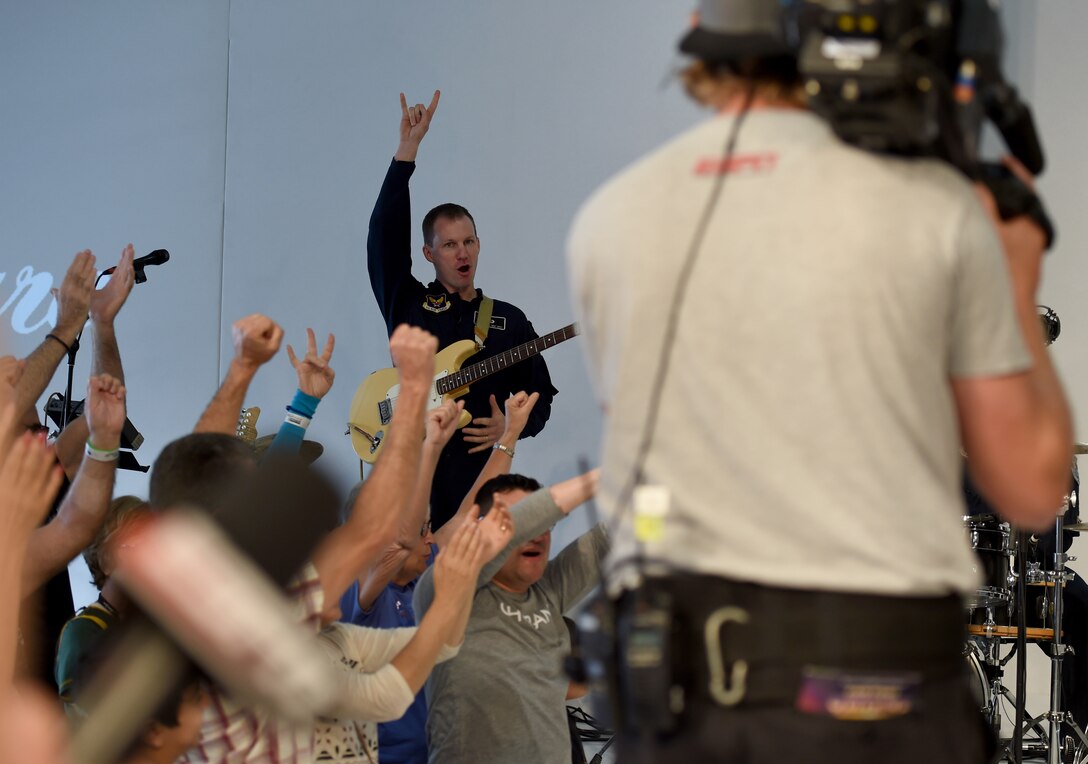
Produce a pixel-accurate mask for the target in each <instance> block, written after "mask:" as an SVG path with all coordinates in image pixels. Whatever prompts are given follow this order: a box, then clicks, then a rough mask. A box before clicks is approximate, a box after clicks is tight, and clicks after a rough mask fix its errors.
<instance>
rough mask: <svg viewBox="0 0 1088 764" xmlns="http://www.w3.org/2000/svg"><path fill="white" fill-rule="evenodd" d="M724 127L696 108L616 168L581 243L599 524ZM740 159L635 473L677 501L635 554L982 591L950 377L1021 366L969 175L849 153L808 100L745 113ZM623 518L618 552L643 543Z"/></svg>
mask: <svg viewBox="0 0 1088 764" xmlns="http://www.w3.org/2000/svg"><path fill="white" fill-rule="evenodd" d="M732 124H733V119H732V117H729V116H718V117H716V118H714V119H711V120H708V121H706V122H704V123H702V124H700V125H698V126H696V127H695V128H694V129H692V130H690V131H688V132H687V133H685V134H683V135H681V136H680V137H678V138H677V139H675V140H673V141H672V142H670V143H669V144H667V145H665V146H664V147H662V148H660V149H658V150H657V151H655V152H654V153H652V154H650V155H649V156H647V157H646V158H644V159H642V160H641V161H639V162H638V163H636V164H635V165H633V166H632V167H630V168H629V169H627V170H625V171H624V172H622V173H621V174H620V175H619V176H618V177H616V178H614V179H613V180H612V181H610V182H609V183H608V184H606V185H605V186H604V187H603V188H602V189H600V190H599V191H598V192H597V193H596V194H595V195H594V196H593V198H592V199H591V200H590V201H588V202H587V203H586V205H585V206H584V207H583V209H582V210H581V212H580V213H579V215H578V217H577V220H576V222H575V224H574V228H573V230H572V232H571V235H570V240H569V265H570V276H571V283H572V285H573V287H574V291H575V304H576V311H577V312H578V313H579V314H580V315H579V319H580V323H581V327H582V330H583V334H584V339H585V343H584V344H583V347H584V348H585V349H586V353H587V358H588V363H589V367H590V371H591V376H592V377H593V380H594V383H595V386H596V389H597V392H598V394H599V396H600V399H601V402H602V404H603V406H604V408H605V410H606V415H605V437H604V445H603V449H604V452H603V457H602V468H603V472H602V478H601V487H600V491H599V495H598V501H599V504H600V505H601V507H602V510H603V511H604V513H605V515H606V516H609V515H611V514H612V513H614V512H616V511H617V507H616V503H617V501H618V499H619V493H620V491H621V488H622V486H623V485H624V483H625V482H626V481H627V479H628V476H629V474H630V472H631V468H632V462H633V461H634V459H635V451H636V449H637V447H638V441H639V436H640V434H641V431H642V428H643V422H644V418H645V414H646V411H647V408H648V402H649V400H650V396H651V384H652V378H653V374H654V370H655V367H656V365H657V362H658V358H659V355H660V349H661V346H662V344H663V341H664V340H663V336H664V330H665V325H666V316H667V314H668V311H669V309H670V308H671V307H672V306H670V305H669V304H668V300H669V299H670V297H671V295H672V294H673V292H674V287H675V285H676V283H677V279H678V275H679V270H680V264H681V262H682V261H683V260H684V258H685V256H686V254H687V252H688V250H689V248H690V247H691V243H692V241H693V237H694V232H695V231H696V229H697V227H698V221H699V219H700V217H701V216H702V214H703V212H704V209H705V207H706V205H707V203H708V200H709V197H710V193H711V190H712V188H713V185H714V183H715V181H716V180H717V177H718V175H719V173H720V172H721V170H722V156H721V155H722V150H723V147H724V145H725V141H726V136H727V135H728V133H729V130H730V128H731V126H732ZM729 169H730V172H729V174H728V175H727V176H726V178H725V180H724V186H723V187H722V192H721V196H720V198H719V199H718V202H717V205H716V206H715V208H714V210H713V212H712V214H711V217H710V221H709V225H708V227H707V231H706V236H705V239H704V241H703V244H702V246H701V248H700V251H699V256H698V259H697V262H696V265H695V268H694V271H693V275H692V279H691V284H690V288H689V290H688V293H687V296H686V298H685V299H684V302H683V304H682V306H680V321H679V326H678V332H677V335H676V338H675V341H674V344H673V347H672V348H671V362H670V363H671V366H670V371H669V374H668V377H667V380H666V382H665V385H664V390H663V391H662V396H661V409H660V414H659V417H658V424H657V430H656V436H655V439H654V442H653V446H652V448H651V450H650V453H649V456H648V458H647V460H646V464H645V468H644V470H643V474H644V476H645V480H644V482H645V483H648V484H656V485H661V486H664V487H665V488H666V489H667V491H668V495H669V502H668V503H669V511H668V514H667V516H666V519H665V530H664V535H663V537H662V538H661V540H660V541H656V542H650V543H648V544H647V547H646V550H645V551H646V554H647V556H649V557H658V558H663V559H664V560H666V561H667V562H668V563H670V564H671V565H672V566H674V567H676V568H679V569H681V570H686V571H693V572H699V573H706V574H711V575H720V576H726V577H730V578H735V579H740V580H747V581H755V582H759V583H764V584H768V585H773V586H785V587H797V588H818V589H831V590H840V591H857V592H872V593H877V594H904V595H930V594H941V593H947V592H949V591H957V590H958V591H969V590H971V589H973V588H974V587H975V586H976V581H975V574H974V572H973V570H972V557H971V550H970V549H969V547H968V544H967V540H966V534H965V533H964V531H963V527H962V521H961V515H962V513H963V506H962V497H961V492H960V480H959V478H960V475H959V469H960V460H959V458H958V451H959V447H960V439H959V432H958V422H957V415H956V409H955V405H954V401H953V397H952V392H951V387H950V379H951V378H953V377H975V376H987V377H989V376H999V375H1004V374H1010V373H1016V372H1021V371H1023V370H1025V369H1027V368H1029V366H1030V363H1031V358H1030V355H1029V354H1028V352H1027V349H1026V348H1025V347H1024V343H1023V338H1022V336H1021V333H1020V328H1019V325H1018V323H1017V319H1016V314H1015V312H1014V309H1013V302H1012V294H1011V289H1010V286H1009V280H1008V273H1007V270H1006V266H1005V264H1004V261H1003V255H1002V250H1001V246H1000V243H999V242H998V240H997V237H996V235H995V232H994V230H993V227H992V225H991V223H990V221H989V219H988V218H987V216H986V214H985V212H984V211H983V209H982V207H981V205H980V204H979V202H978V200H977V198H976V196H975V194H974V192H973V190H972V188H971V187H970V185H969V184H968V183H967V181H966V180H965V179H964V178H963V177H961V176H960V175H959V174H957V173H956V172H955V171H954V170H952V169H951V168H950V167H948V166H946V165H944V164H942V163H940V162H937V161H931V160H908V159H896V158H890V157H882V156H877V155H874V154H870V153H867V152H863V151H860V150H857V149H854V148H852V147H849V146H847V145H845V144H843V143H842V142H841V141H839V140H838V139H837V138H836V137H835V136H834V135H833V133H832V132H831V130H830V129H829V128H828V126H827V125H826V124H825V123H824V122H823V121H822V120H820V119H819V118H817V117H816V116H814V115H812V114H810V113H808V112H805V111H801V110H757V111H753V112H751V113H750V114H749V115H748V117H747V121H746V123H745V124H744V125H743V126H742V128H741V130H740V137H739V141H738V144H737V150H736V155H735V156H734V158H733V160H732V162H731V166H730V168H729ZM626 511H629V510H626ZM626 519H627V521H626V522H624V523H623V524H622V525H620V526H619V530H618V531H617V534H616V538H615V540H614V541H615V545H614V549H613V555H614V556H615V557H617V558H621V557H626V556H628V555H630V554H631V552H632V550H633V532H632V523H631V522H630V520H631V517H630V515H629V514H628V515H627V518H626Z"/></svg>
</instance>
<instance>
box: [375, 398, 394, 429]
mask: <svg viewBox="0 0 1088 764" xmlns="http://www.w3.org/2000/svg"><path fill="white" fill-rule="evenodd" d="M378 416H379V417H381V420H382V424H383V425H384V424H389V422H390V420H391V419H392V418H393V401H391V400H389V399H388V398H386V399H385V400H384V401H379V402H378Z"/></svg>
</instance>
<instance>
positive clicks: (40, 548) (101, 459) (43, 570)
mask: <svg viewBox="0 0 1088 764" xmlns="http://www.w3.org/2000/svg"><path fill="white" fill-rule="evenodd" d="M84 414H85V416H86V420H87V427H88V431H89V433H90V436H89V438H88V439H87V442H86V450H87V458H85V459H84V460H83V461H82V463H81V464H80V465H79V469H78V471H77V472H76V475H75V479H74V480H73V481H72V487H71V489H70V490H69V491H68V493H67V495H66V496H65V497H64V501H62V502H61V505H60V508H59V509H58V510H57V516H56V517H55V518H53V520H52V521H50V522H49V523H48V524H47V525H44V526H42V527H41V528H38V529H37V530H36V531H34V533H33V535H32V536H31V538H30V543H29V546H28V549H27V555H26V564H25V566H24V569H23V592H24V593H25V594H29V593H30V592H32V591H34V590H35V589H36V588H38V587H39V586H41V585H42V584H43V583H45V581H46V580H48V579H49V578H50V577H51V576H53V575H54V574H56V573H58V572H59V571H61V570H63V569H64V566H65V565H67V564H68V562H69V561H70V560H71V559H72V558H73V557H75V556H76V555H77V554H79V553H80V552H81V551H82V550H83V549H84V548H85V547H86V546H87V545H88V544H90V543H91V542H92V541H93V540H94V537H95V535H96V534H97V533H98V529H99V528H100V527H101V525H102V520H103V518H104V517H105V516H106V511H107V510H108V509H109V502H110V498H111V497H112V495H113V480H114V476H115V474H116V471H117V459H118V448H119V447H120V445H121V430H122V429H123V428H124V426H125V387H124V385H122V384H121V383H120V382H119V381H118V380H117V379H115V378H114V377H111V376H110V375H109V374H99V375H97V376H94V377H91V380H90V382H89V383H88V384H87V402H86V405H85V406H84Z"/></svg>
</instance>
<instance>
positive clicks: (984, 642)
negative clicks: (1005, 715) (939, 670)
mask: <svg viewBox="0 0 1088 764" xmlns="http://www.w3.org/2000/svg"><path fill="white" fill-rule="evenodd" d="M1086 450H1088V449H1086ZM1071 504H1072V502H1071V501H1070V500H1068V499H1067V501H1066V503H1065V504H1064V506H1063V507H1062V509H1061V511H1060V513H1059V514H1058V515H1057V517H1056V519H1055V525H1054V529H1055V539H1057V540H1059V543H1060V539H1062V537H1063V536H1062V533H1063V532H1064V531H1065V530H1088V524H1079V523H1078V524H1076V525H1072V524H1071V525H1069V526H1066V525H1065V523H1064V520H1065V518H1064V515H1065V512H1066V510H1067V509H1069V507H1070V505H1071ZM995 520H996V518H993V517H992V516H984V515H978V516H974V517H965V518H964V523H965V525H966V527H967V530H968V531H969V537H970V539H971V546H972V548H973V549H974V550H975V552H976V554H978V556H979V559H980V562H981V567H982V571H980V572H982V573H983V574H984V575H983V578H984V580H983V584H984V585H983V586H982V587H980V589H979V590H978V592H977V593H976V596H975V597H973V598H970V601H969V604H968V616H969V620H971V621H973V622H972V623H969V624H968V627H967V629H968V634H969V636H968V642H967V645H966V647H965V650H964V655H965V659H966V661H967V663H968V669H969V672H970V674H971V676H972V677H973V679H974V683H975V687H976V690H977V692H976V696H977V697H978V699H979V708H980V710H981V712H982V714H983V716H984V717H985V718H986V720H987V722H988V723H989V725H990V727H991V729H993V730H994V732H995V734H996V733H998V732H999V731H1000V726H1001V710H1000V704H1001V701H1002V699H1004V700H1006V701H1008V702H1009V703H1011V704H1012V705H1013V707H1014V708H1016V711H1017V728H1016V734H1015V735H1014V737H1013V738H1012V739H1004V740H1002V743H1003V744H1004V745H1005V750H1006V754H1007V756H1008V759H1009V760H1010V761H1019V760H1021V757H1022V756H1029V757H1040V756H1043V757H1045V758H1046V761H1047V764H1063V763H1065V764H1085V762H1088V736H1086V735H1085V732H1084V730H1082V729H1081V728H1080V726H1079V725H1078V724H1077V723H1076V721H1075V720H1074V719H1073V718H1072V717H1071V716H1070V715H1069V714H1067V713H1066V712H1065V711H1063V710H1062V700H1061V694H1062V673H1061V672H1062V661H1063V660H1064V659H1065V657H1066V656H1067V655H1070V654H1072V652H1073V648H1072V647H1071V646H1069V645H1066V644H1065V643H1064V642H1063V641H1062V640H1063V632H1062V618H1063V595H1064V589H1065V586H1066V584H1067V582H1069V581H1071V580H1072V579H1073V573H1072V571H1070V570H1067V569H1066V564H1067V563H1069V562H1072V561H1075V560H1076V557H1074V556H1072V555H1068V554H1065V553H1064V552H1062V551H1060V550H1055V554H1054V555H1053V570H1043V568H1042V563H1039V562H1032V563H1029V564H1027V565H1026V567H1025V568H1022V570H1023V571H1024V574H1023V581H1022V582H1018V581H1017V578H1018V576H1017V573H1016V568H1017V565H1013V564H1011V563H1010V562H1009V560H1010V558H1015V557H1016V553H1015V551H1014V550H1013V546H1014V545H1012V544H1010V543H1009V533H1008V532H1007V529H1006V528H1002V527H1001V526H1002V524H1000V523H996V524H995ZM1081 525H1083V527H1077V526H1081ZM1032 541H1037V538H1033V539H1032ZM1015 546H1016V547H1017V549H1018V548H1019V546H1020V544H1016V545H1015ZM1017 564H1018V565H1019V564H1023V563H1022V562H1021V561H1020V560H1017ZM1006 582H1007V583H1006ZM1017 583H1022V584H1023V585H1025V586H1019V587H1018V586H1016V584H1017ZM1029 586H1030V587H1038V588H1040V589H1042V591H1043V593H1042V594H1041V595H1037V597H1036V600H1037V601H1038V602H1040V603H1041V605H1040V608H1039V610H1038V611H1037V612H1036V613H1035V615H1036V616H1037V618H1038V620H1039V622H1040V623H1041V625H1042V628H1039V627H1028V626H1027V625H1026V622H1025V618H1026V616H1027V615H1028V614H1029V613H1028V598H1027V596H1026V590H1027V587H1029ZM1014 593H1015V594H1014ZM1017 594H1019V596H1017ZM1013 613H1016V614H1017V620H1018V621H1020V622H1021V623H1023V624H1024V628H1023V633H1022V634H1021V631H1020V628H1018V627H1017V626H1016V625H1013V624H1012V623H1011V620H1012V614H1013ZM997 618H1001V619H1003V620H1005V619H1008V620H1009V621H1010V623H1009V624H1001V623H998V622H997ZM980 619H981V623H980V622H979V620H980ZM1012 639H1016V640H1017V646H1018V645H1019V644H1026V642H1027V641H1036V642H1048V643H1049V657H1050V661H1051V671H1050V707H1049V708H1048V709H1047V710H1046V711H1045V712H1044V713H1042V714H1039V715H1038V716H1035V717H1032V718H1025V716H1026V715H1025V714H1024V711H1023V706H1022V703H1023V700H1022V698H1023V688H1022V687H1021V688H1018V690H1017V695H1018V696H1020V698H1016V697H1014V696H1013V694H1012V692H1011V691H1010V690H1009V689H1008V688H1007V687H1006V686H1005V685H1004V682H1003V677H1004V666H1005V664H1006V663H1008V661H1009V660H1011V659H1012V657H1013V655H1014V654H1016V653H1018V650H1017V646H1014V648H1013V652H1011V653H1010V654H1009V655H1008V656H1007V657H1005V658H1001V656H1000V646H1001V643H1002V642H1003V641H1004V642H1007V641H1009V640H1012ZM1016 657H1017V659H1018V664H1019V668H1020V670H1019V672H1018V677H1023V676H1024V659H1025V656H1024V655H1023V654H1022V653H1020V654H1017V655H1016ZM1018 701H1019V702H1018ZM1062 725H1065V727H1066V730H1068V731H1067V732H1066V733H1065V734H1064V735H1063V732H1062ZM1025 732H1034V733H1035V734H1036V735H1038V738H1037V739H1032V740H1027V741H1025V740H1023V734H1024V733H1025ZM1017 748H1019V750H1017Z"/></svg>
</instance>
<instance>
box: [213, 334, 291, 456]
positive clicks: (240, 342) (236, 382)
mask: <svg viewBox="0 0 1088 764" xmlns="http://www.w3.org/2000/svg"><path fill="white" fill-rule="evenodd" d="M231 337H232V339H233V342H234V358H232V359H231V362H230V366H229V367H228V369H227V375H226V377H224V378H223V384H221V385H220V386H219V389H218V390H217V391H216V393H215V396H214V397H213V398H212V400H211V402H210V403H209V404H208V407H207V408H206V409H204V413H203V414H201V416H200V419H199V421H197V423H196V427H194V428H193V432H220V433H223V434H224V435H233V434H234V433H235V431H236V430H237V427H238V416H239V414H241V411H242V404H243V403H244V402H245V399H246V393H247V392H249V384H250V382H252V381H253V377H254V376H256V374H257V369H259V368H261V366H263V365H264V364H265V363H267V362H268V360H269V359H271V358H272V356H274V355H275V354H276V352H277V351H278V350H279V349H280V342H281V341H282V340H283V329H281V328H280V327H279V325H278V324H276V322H275V321H273V320H272V319H271V318H269V317H268V316H262V315H261V314H260V313H254V314H252V315H249V316H246V317H245V318H241V319H239V320H237V321H235V322H234V325H233V326H232V327H231Z"/></svg>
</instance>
